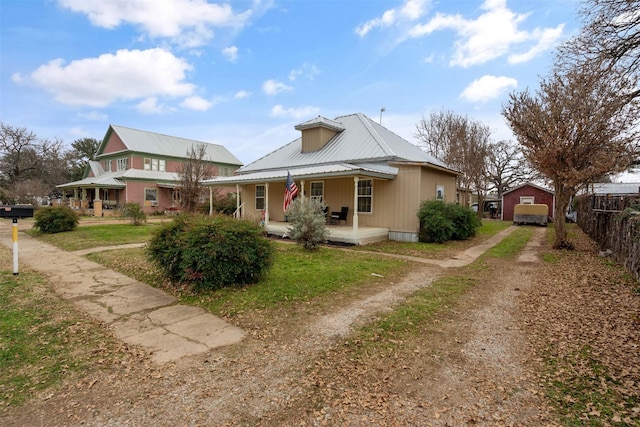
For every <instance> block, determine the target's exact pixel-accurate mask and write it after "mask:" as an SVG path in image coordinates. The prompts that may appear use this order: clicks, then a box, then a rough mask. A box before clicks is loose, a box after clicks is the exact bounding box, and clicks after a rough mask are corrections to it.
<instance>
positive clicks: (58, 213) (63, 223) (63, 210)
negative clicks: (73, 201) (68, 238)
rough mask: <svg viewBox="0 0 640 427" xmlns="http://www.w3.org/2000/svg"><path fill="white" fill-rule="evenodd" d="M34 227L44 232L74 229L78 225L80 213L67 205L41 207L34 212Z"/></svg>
mask: <svg viewBox="0 0 640 427" xmlns="http://www.w3.org/2000/svg"><path fill="white" fill-rule="evenodd" d="M33 218H34V220H35V222H34V223H33V227H34V228H36V229H38V230H40V232H42V233H48V234H53V233H62V232H64V231H73V230H75V229H76V227H77V226H78V215H77V214H76V213H75V212H74V211H72V210H71V208H69V207H67V206H54V207H46V208H40V209H38V210H36V211H35V213H34V214H33Z"/></svg>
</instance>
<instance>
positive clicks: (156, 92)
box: [14, 48, 195, 107]
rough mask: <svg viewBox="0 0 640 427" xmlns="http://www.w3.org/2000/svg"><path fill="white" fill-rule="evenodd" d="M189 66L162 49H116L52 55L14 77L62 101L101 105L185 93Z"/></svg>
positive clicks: (188, 88) (191, 88)
mask: <svg viewBox="0 0 640 427" xmlns="http://www.w3.org/2000/svg"><path fill="white" fill-rule="evenodd" d="M191 68H192V67H191V65H190V64H188V63H187V62H186V61H185V60H183V59H181V58H177V57H175V56H174V55H173V54H172V53H171V52H168V51H166V50H163V49H158V48H157V49H149V50H119V51H117V52H116V53H115V54H110V53H109V54H104V55H100V56H99V57H97V58H86V59H79V60H76V61H72V62H70V63H69V64H65V63H64V61H63V60H62V59H55V60H53V61H50V62H49V63H47V64H45V65H42V66H40V67H38V69H36V70H35V71H34V72H32V73H31V74H30V75H28V76H26V77H24V76H19V78H18V79H17V80H22V81H23V82H27V81H28V82H30V83H33V84H35V85H36V86H40V87H42V88H44V89H45V90H47V91H48V92H50V93H52V94H53V95H54V97H55V99H56V100H57V101H59V102H61V103H63V104H67V105H85V106H91V107H105V106H107V105H109V104H111V103H112V102H114V101H116V100H119V99H122V100H134V99H140V98H148V97H152V96H167V97H179V96H189V95H191V94H192V93H193V91H194V89H195V86H194V85H193V84H191V83H186V82H185V78H186V72H187V71H189V70H191ZM14 81H16V79H15V78H14Z"/></svg>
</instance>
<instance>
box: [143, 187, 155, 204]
mask: <svg viewBox="0 0 640 427" xmlns="http://www.w3.org/2000/svg"><path fill="white" fill-rule="evenodd" d="M144 205H145V206H158V189H157V188H145V189H144Z"/></svg>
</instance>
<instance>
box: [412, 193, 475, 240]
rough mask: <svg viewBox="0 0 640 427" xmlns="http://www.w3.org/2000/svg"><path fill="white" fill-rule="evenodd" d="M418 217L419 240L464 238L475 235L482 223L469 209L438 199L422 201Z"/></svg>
mask: <svg viewBox="0 0 640 427" xmlns="http://www.w3.org/2000/svg"><path fill="white" fill-rule="evenodd" d="M418 219H419V220H420V230H419V231H418V240H419V241H421V242H433V243H442V242H446V241H448V240H465V239H468V238H470V237H473V236H475V235H476V231H477V229H478V227H480V226H481V225H482V223H481V222H480V219H479V218H478V217H477V216H476V214H475V213H474V212H473V211H472V210H471V209H469V208H465V207H462V206H460V205H457V204H455V203H444V202H441V201H438V200H428V201H424V202H422V204H421V205H420V210H419V211H418Z"/></svg>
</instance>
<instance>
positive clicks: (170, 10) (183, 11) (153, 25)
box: [58, 0, 252, 47]
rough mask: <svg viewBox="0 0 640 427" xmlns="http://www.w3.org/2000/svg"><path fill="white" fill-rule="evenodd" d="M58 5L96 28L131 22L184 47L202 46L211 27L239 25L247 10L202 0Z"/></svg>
mask: <svg viewBox="0 0 640 427" xmlns="http://www.w3.org/2000/svg"><path fill="white" fill-rule="evenodd" d="M58 3H59V4H60V6H62V7H64V8H66V9H69V10H72V11H73V12H78V13H84V14H85V15H87V17H88V18H89V20H90V21H91V23H92V24H93V25H95V26H98V27H103V28H108V29H113V28H116V27H117V26H119V25H121V24H132V25H134V26H138V27H140V28H141V30H142V31H143V32H144V33H145V34H147V35H149V36H150V37H152V38H158V37H159V38H169V39H171V40H172V41H173V42H175V43H178V44H180V45H181V46H185V47H195V46H202V45H204V44H205V43H206V42H207V41H208V40H211V38H213V31H212V30H211V28H212V27H233V28H242V27H243V26H244V25H245V24H246V23H247V21H248V19H249V17H250V16H251V14H252V11H251V9H249V10H247V11H246V12H243V13H235V12H234V11H233V9H232V8H231V6H230V5H229V4H216V3H208V2H207V1H204V0H162V1H157V0H135V1H113V0H91V1H86V0H58Z"/></svg>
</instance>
